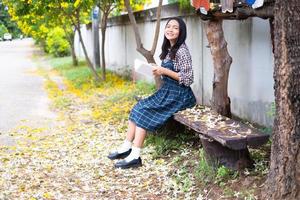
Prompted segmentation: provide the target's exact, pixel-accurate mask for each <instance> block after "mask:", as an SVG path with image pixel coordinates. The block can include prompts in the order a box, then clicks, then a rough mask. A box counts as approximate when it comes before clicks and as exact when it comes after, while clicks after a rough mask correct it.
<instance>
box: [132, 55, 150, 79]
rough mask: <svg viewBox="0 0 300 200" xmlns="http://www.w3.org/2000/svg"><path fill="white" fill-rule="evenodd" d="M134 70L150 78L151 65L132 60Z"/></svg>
mask: <svg viewBox="0 0 300 200" xmlns="http://www.w3.org/2000/svg"><path fill="white" fill-rule="evenodd" d="M134 70H135V72H137V73H139V74H142V75H144V76H150V77H151V76H152V65H151V64H149V63H147V62H144V61H142V60H139V59H135V60H134Z"/></svg>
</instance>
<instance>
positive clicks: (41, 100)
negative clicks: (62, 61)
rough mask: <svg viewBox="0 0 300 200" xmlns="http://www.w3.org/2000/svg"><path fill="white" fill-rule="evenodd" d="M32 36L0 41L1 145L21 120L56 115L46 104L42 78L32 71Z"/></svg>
mask: <svg viewBox="0 0 300 200" xmlns="http://www.w3.org/2000/svg"><path fill="white" fill-rule="evenodd" d="M34 52H38V50H37V49H35V48H34V46H33V40H31V39H24V40H15V41H12V42H9V41H8V42H0V145H1V144H12V143H13V138H11V137H10V136H8V133H9V132H10V131H11V130H12V129H13V128H14V127H16V126H18V125H19V124H20V123H21V122H22V121H28V122H32V123H39V121H41V120H45V119H51V118H53V117H55V114H54V113H52V112H51V111H50V110H49V108H48V103H49V100H48V97H47V94H46V92H45V91H44V90H43V81H44V80H43V78H42V77H40V76H38V75H36V74H35V73H34V71H35V69H36V67H37V66H36V64H35V63H34V62H33V59H32V55H33V54H34Z"/></svg>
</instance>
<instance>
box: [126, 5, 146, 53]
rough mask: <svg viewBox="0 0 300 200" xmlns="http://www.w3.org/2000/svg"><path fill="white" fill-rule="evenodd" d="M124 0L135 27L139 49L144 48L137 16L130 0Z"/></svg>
mask: <svg viewBox="0 0 300 200" xmlns="http://www.w3.org/2000/svg"><path fill="white" fill-rule="evenodd" d="M124 1H125V6H126V9H127V12H128V16H129V19H130V21H131V24H132V27H133V31H134V33H135V41H136V45H137V49H138V50H139V49H140V48H143V44H142V41H141V36H140V32H139V29H138V27H137V24H136V20H135V17H134V15H133V12H132V8H131V6H130V3H129V0H124Z"/></svg>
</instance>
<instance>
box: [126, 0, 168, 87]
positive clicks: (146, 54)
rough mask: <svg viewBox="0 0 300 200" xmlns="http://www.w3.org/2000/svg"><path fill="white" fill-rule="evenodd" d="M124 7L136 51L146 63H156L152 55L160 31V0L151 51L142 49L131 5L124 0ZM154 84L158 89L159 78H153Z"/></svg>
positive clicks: (160, 0) (159, 84)
mask: <svg viewBox="0 0 300 200" xmlns="http://www.w3.org/2000/svg"><path fill="white" fill-rule="evenodd" d="M125 6H126V9H127V11H128V16H129V19H130V22H131V25H132V28H133V31H134V35H135V41H136V45H137V48H136V50H137V51H138V52H139V53H141V54H142V55H143V56H144V57H145V58H146V60H147V62H148V63H156V62H155V59H154V53H155V50H156V47H157V41H158V34H159V29H160V15H161V8H162V0H159V3H158V7H157V11H156V12H157V13H156V27H155V32H154V39H153V43H152V48H151V50H147V49H145V48H144V46H143V43H142V40H141V35H140V32H139V29H138V27H137V23H136V20H135V17H134V14H133V11H132V7H131V3H130V1H129V0H125ZM155 83H156V87H157V88H159V87H160V86H161V79H160V77H159V76H156V77H155Z"/></svg>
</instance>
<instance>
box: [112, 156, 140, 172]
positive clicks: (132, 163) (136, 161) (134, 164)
mask: <svg viewBox="0 0 300 200" xmlns="http://www.w3.org/2000/svg"><path fill="white" fill-rule="evenodd" d="M140 166H142V159H141V157H139V158H138V159H133V160H132V161H129V162H126V160H121V161H119V162H117V163H116V164H115V168H121V169H128V168H136V167H140Z"/></svg>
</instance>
